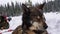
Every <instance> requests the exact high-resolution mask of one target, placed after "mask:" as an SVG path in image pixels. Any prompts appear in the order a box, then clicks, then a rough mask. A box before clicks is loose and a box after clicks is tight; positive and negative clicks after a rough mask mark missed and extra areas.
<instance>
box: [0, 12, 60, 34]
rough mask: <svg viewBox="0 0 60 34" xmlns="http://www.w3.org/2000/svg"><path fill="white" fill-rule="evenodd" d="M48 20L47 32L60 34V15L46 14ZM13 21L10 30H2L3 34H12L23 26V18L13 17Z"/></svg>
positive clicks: (0, 31)
mask: <svg viewBox="0 0 60 34" xmlns="http://www.w3.org/2000/svg"><path fill="white" fill-rule="evenodd" d="M44 15H45V18H46V23H47V25H48V28H47V31H48V33H49V34H60V13H57V12H55V13H52V12H50V13H44ZM11 18H12V20H11V21H10V22H9V24H10V27H9V29H5V30H0V33H2V34H11V33H12V32H13V31H9V30H14V29H16V27H17V26H19V25H21V24H22V19H21V18H22V16H15V17H11Z"/></svg>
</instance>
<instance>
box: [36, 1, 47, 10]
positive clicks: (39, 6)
mask: <svg viewBox="0 0 60 34" xmlns="http://www.w3.org/2000/svg"><path fill="white" fill-rule="evenodd" d="M45 4H46V2H44V3H43V4H40V5H38V6H37V8H38V9H41V10H43V7H44V5H45Z"/></svg>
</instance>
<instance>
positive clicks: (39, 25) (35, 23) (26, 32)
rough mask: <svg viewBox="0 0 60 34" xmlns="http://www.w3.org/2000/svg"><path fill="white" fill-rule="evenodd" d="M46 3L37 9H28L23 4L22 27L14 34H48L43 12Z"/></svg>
mask: <svg viewBox="0 0 60 34" xmlns="http://www.w3.org/2000/svg"><path fill="white" fill-rule="evenodd" d="M44 5H45V3H43V4H41V5H39V6H36V7H27V6H26V5H25V4H22V9H23V17H22V25H21V26H18V27H17V28H16V29H15V30H14V31H13V33H12V34H48V32H47V31H46V29H47V27H48V26H47V24H46V23H45V21H46V20H45V17H44V15H43V12H42V8H43V6H44Z"/></svg>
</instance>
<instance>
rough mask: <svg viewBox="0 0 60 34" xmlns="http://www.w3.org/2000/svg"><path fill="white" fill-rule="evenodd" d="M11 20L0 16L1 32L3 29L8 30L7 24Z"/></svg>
mask: <svg viewBox="0 0 60 34" xmlns="http://www.w3.org/2000/svg"><path fill="white" fill-rule="evenodd" d="M10 20H11V18H8V19H7V17H5V16H0V30H3V29H8V28H9V22H8V21H10Z"/></svg>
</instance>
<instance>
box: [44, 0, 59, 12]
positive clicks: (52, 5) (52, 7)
mask: <svg viewBox="0 0 60 34" xmlns="http://www.w3.org/2000/svg"><path fill="white" fill-rule="evenodd" d="M51 11H53V12H56V11H60V0H55V1H50V2H48V3H46V5H45V7H44V12H51Z"/></svg>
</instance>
